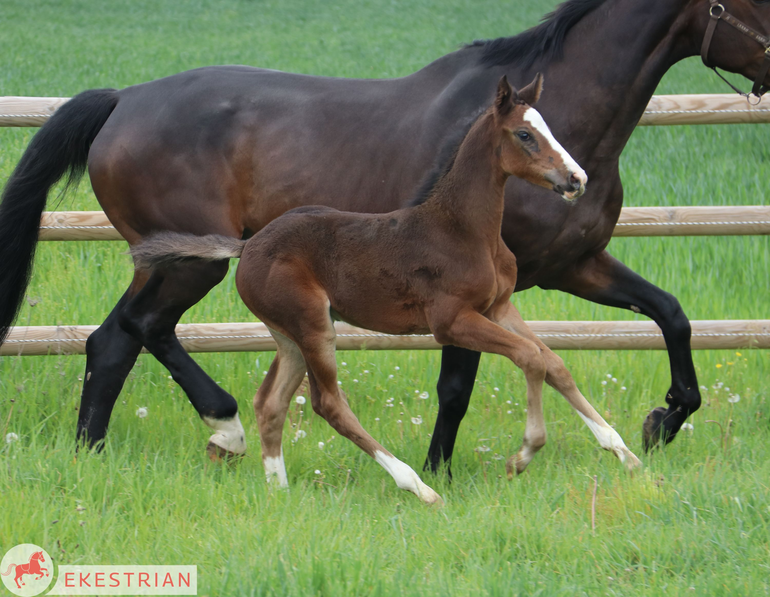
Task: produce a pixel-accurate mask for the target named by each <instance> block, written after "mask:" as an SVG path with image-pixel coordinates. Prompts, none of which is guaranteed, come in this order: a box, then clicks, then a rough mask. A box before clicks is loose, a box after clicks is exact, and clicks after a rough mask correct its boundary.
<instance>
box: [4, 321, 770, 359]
mask: <svg viewBox="0 0 770 597" xmlns="http://www.w3.org/2000/svg"><path fill="white" fill-rule="evenodd" d="M691 323H692V347H693V349H701V350H703V349H741V348H744V349H745V348H770V319H760V320H742V319H732V320H716V321H707V320H704V321H692V322H691ZM528 324H529V326H530V327H531V328H532V331H534V332H535V334H537V335H538V336H539V337H540V338H542V340H543V342H545V343H546V344H547V345H548V346H550V347H551V348H552V349H554V350H557V349H561V350H606V349H612V350H651V349H655V350H662V349H665V347H666V346H665V343H664V341H663V335H662V334H661V332H660V328H658V326H657V325H655V323H654V322H652V321H530V322H528ZM96 328H97V326H95V325H82V326H33V327H23V326H18V327H15V328H13V329H12V330H11V333H10V335H9V336H8V339H7V340H6V341H5V344H3V345H2V347H0V356H2V355H47V354H84V353H85V344H86V339H87V338H88V336H89V335H90V334H91V333H92V332H93V331H94V330H95V329H96ZM336 328H337V347H338V348H339V349H340V350H359V349H363V348H366V349H367V350H415V349H422V350H426V349H428V350H429V349H437V348H440V347H439V345H438V344H437V343H436V341H435V340H434V339H433V336H417V335H411V336H388V335H386V334H379V333H376V332H371V331H368V330H363V329H360V328H356V327H353V326H351V325H348V324H345V323H338V324H336ZM176 332H177V336H178V337H179V340H180V341H181V343H182V346H184V348H185V350H187V351H188V352H243V351H249V352H260V351H273V350H275V343H274V342H273V339H272V337H271V336H270V333H269V332H268V331H267V328H266V327H265V325H264V324H262V323H197V324H181V325H178V326H177V328H176Z"/></svg>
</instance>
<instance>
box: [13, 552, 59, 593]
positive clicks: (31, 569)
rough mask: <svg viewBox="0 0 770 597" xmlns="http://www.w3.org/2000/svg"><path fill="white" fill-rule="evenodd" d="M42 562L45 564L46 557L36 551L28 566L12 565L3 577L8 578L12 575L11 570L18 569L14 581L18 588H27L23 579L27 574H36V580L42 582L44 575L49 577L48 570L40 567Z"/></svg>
mask: <svg viewBox="0 0 770 597" xmlns="http://www.w3.org/2000/svg"><path fill="white" fill-rule="evenodd" d="M40 562H45V557H43V552H42V551H36V552H35V553H33V554H32V555H31V556H30V558H29V562H27V563H26V564H10V565H9V566H8V570H6V571H5V572H3V573H2V575H3V576H8V575H9V574H10V573H11V568H14V567H15V568H16V578H14V579H13V580H15V581H16V586H17V587H18V588H19V589H20V588H22V587H23V586H25V583H24V581H23V580H22V579H21V577H22V576H24V575H25V574H36V575H37V578H36V579H35V580H40V579H41V578H43V575H45V576H48V568H43V567H41V566H40ZM20 580H21V584H19V581H20Z"/></svg>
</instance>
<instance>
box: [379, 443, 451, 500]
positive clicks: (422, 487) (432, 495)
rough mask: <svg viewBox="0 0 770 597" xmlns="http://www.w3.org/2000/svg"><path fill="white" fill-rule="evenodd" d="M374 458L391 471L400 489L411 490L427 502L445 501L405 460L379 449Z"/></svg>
mask: <svg viewBox="0 0 770 597" xmlns="http://www.w3.org/2000/svg"><path fill="white" fill-rule="evenodd" d="M374 459H375V460H376V461H377V463H378V464H379V465H380V466H381V467H382V468H384V469H385V470H386V471H388V473H390V476H391V477H393V479H394V480H395V482H396V485H398V487H399V489H406V490H407V491H411V492H412V493H413V494H415V495H416V496H417V497H419V498H420V499H421V500H422V501H423V502H425V503H426V504H436V503H439V504H441V503H443V501H444V500H442V499H441V496H440V495H439V494H437V493H436V492H435V491H433V490H432V489H431V488H430V487H428V486H427V485H426V484H425V483H423V482H422V479H420V476H419V475H418V474H417V473H415V472H414V469H413V468H412V467H411V466H409V465H408V464H406V463H405V462H401V461H400V460H399V459H398V458H396V457H395V456H392V455H390V454H386V453H384V452H380V451H379V450H378V451H376V452H375V453H374Z"/></svg>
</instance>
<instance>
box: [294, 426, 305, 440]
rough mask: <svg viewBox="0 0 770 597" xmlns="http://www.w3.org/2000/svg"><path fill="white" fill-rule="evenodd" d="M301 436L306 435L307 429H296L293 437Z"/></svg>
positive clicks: (298, 437)
mask: <svg viewBox="0 0 770 597" xmlns="http://www.w3.org/2000/svg"><path fill="white" fill-rule="evenodd" d="M303 437H307V431H305V430H304V429H297V433H295V434H294V439H295V440H298V439H302V438H303Z"/></svg>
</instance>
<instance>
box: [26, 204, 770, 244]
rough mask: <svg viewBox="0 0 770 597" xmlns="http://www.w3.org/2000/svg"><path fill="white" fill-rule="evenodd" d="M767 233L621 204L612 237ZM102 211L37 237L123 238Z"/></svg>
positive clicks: (765, 209) (733, 215)
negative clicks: (621, 209)
mask: <svg viewBox="0 0 770 597" xmlns="http://www.w3.org/2000/svg"><path fill="white" fill-rule="evenodd" d="M766 234H770V206H768V205H747V206H740V207H736V206H719V207H624V208H623V211H621V213H620V220H619V221H618V224H617V226H616V227H615V231H614V232H613V236H720V235H766ZM122 239H123V237H122V236H120V233H118V231H117V230H115V228H113V227H112V224H111V223H110V221H109V220H108V219H107V216H105V215H104V212H101V211H52V212H46V213H44V214H43V218H42V220H41V222H40V240H50V241H53V240H122Z"/></svg>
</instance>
